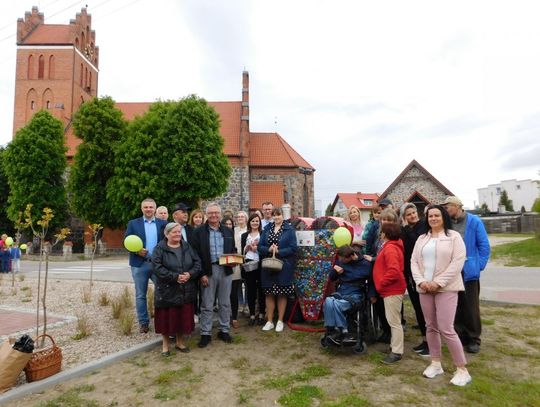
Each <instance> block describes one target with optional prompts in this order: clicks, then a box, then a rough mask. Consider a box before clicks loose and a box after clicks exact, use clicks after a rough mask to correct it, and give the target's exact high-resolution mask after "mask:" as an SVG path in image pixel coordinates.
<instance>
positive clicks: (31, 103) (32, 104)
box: [25, 88, 38, 121]
mask: <svg viewBox="0 0 540 407" xmlns="http://www.w3.org/2000/svg"><path fill="white" fill-rule="evenodd" d="M37 100H38V94H37V92H36V90H35V89H34V88H32V89H30V90H29V91H28V93H27V94H26V117H25V120H26V121H28V120H30V118H31V117H32V115H33V114H34V113H35V111H36V110H37V108H38V105H37Z"/></svg>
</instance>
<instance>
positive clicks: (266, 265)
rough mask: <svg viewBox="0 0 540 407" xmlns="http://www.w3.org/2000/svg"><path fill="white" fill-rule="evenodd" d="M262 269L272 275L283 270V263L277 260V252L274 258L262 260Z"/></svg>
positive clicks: (273, 255)
mask: <svg viewBox="0 0 540 407" xmlns="http://www.w3.org/2000/svg"><path fill="white" fill-rule="evenodd" d="M262 268H263V269H265V270H268V271H269V272H270V273H279V272H280V271H281V269H282V268H283V261H282V260H280V259H276V252H274V253H273V254H272V257H267V258H265V259H263V260H262Z"/></svg>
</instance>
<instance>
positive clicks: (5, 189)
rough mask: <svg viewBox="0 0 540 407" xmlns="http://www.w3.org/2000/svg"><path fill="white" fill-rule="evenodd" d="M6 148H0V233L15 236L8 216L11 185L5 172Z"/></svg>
mask: <svg viewBox="0 0 540 407" xmlns="http://www.w3.org/2000/svg"><path fill="white" fill-rule="evenodd" d="M4 151H5V148H4V147H0V233H7V234H8V235H10V236H11V235H12V234H13V231H14V229H13V222H12V221H11V220H10V219H9V218H8V216H7V211H6V207H7V198H8V196H9V185H8V180H7V177H6V174H5V172H4V165H3V162H4Z"/></svg>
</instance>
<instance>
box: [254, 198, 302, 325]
mask: <svg viewBox="0 0 540 407" xmlns="http://www.w3.org/2000/svg"><path fill="white" fill-rule="evenodd" d="M297 249H298V246H297V242H296V233H295V230H294V229H293V227H292V226H291V225H290V224H289V222H284V221H283V212H282V210H281V208H274V209H273V210H272V222H270V223H269V224H268V225H266V227H265V228H264V230H263V232H262V235H261V240H260V242H259V246H258V251H259V255H260V256H261V257H262V258H263V261H262V270H261V286H262V288H263V291H264V294H265V296H266V319H267V322H266V324H265V325H264V326H263V328H262V330H263V331H271V330H272V329H274V322H273V319H274V310H275V308H276V302H277V309H278V320H277V323H276V325H275V329H276V332H282V331H283V328H284V324H283V318H284V316H285V308H286V306H287V296H289V295H292V294H294V287H293V277H294V269H295V266H296V251H297ZM270 258H272V259H277V260H278V262H276V261H273V262H272V261H268V260H270ZM279 260H280V261H281V262H282V266H281V268H279V267H272V265H271V264H269V263H279Z"/></svg>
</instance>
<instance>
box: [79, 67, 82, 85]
mask: <svg viewBox="0 0 540 407" xmlns="http://www.w3.org/2000/svg"><path fill="white" fill-rule="evenodd" d="M82 80H83V65H82V64H81V79H80V81H79V85H80V86H81V87H82Z"/></svg>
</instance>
